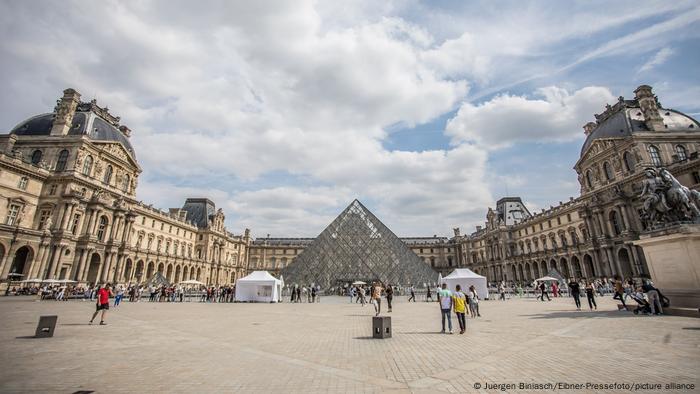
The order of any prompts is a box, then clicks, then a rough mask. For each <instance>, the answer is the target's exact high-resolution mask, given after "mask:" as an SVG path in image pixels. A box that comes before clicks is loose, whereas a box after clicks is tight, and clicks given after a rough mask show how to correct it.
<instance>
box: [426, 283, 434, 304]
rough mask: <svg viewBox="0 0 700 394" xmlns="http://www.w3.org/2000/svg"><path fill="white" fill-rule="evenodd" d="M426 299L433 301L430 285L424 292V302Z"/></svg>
mask: <svg viewBox="0 0 700 394" xmlns="http://www.w3.org/2000/svg"><path fill="white" fill-rule="evenodd" d="M428 300H430V302H433V295H432V294H431V293H430V286H428V292H427V293H425V302H428Z"/></svg>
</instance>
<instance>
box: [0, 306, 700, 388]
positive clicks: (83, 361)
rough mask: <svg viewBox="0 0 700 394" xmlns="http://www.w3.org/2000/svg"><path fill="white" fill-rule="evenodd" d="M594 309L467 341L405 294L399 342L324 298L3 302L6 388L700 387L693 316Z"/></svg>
mask: <svg viewBox="0 0 700 394" xmlns="http://www.w3.org/2000/svg"><path fill="white" fill-rule="evenodd" d="M598 301H599V307H600V310H599V311H597V312H589V311H576V310H574V308H573V301H571V299H568V298H566V299H555V300H553V301H552V302H544V303H543V302H538V301H536V300H534V299H513V300H508V301H505V302H502V301H485V302H482V304H481V312H482V316H483V317H481V318H479V319H468V321H467V325H468V331H467V333H466V334H464V335H459V334H454V335H443V334H440V333H439V330H440V322H439V318H440V312H439V309H438V306H437V303H424V302H423V303H410V304H409V303H406V302H405V299H404V298H401V297H400V298H399V300H397V301H396V302H395V308H394V312H393V313H392V314H391V316H392V323H393V338H390V339H384V340H378V339H371V338H370V336H371V316H372V315H373V308H372V307H371V306H365V307H361V306H360V305H359V304H350V303H348V300H347V298H340V297H328V298H324V299H323V302H322V303H320V304H288V303H287V304H284V303H283V304H276V305H275V304H200V303H183V304H180V303H175V304H170V303H148V302H140V303H124V304H122V306H120V307H119V308H117V309H112V310H110V311H109V315H108V319H107V320H108V323H109V324H108V325H107V326H97V325H92V326H90V325H88V324H87V322H88V320H89V318H90V316H91V314H92V312H93V311H94V305H93V304H92V303H90V302H81V301H69V302H54V301H44V302H36V301H34V300H33V299H30V298H23V297H2V298H0V317H1V319H0V354H1V355H2V356H1V359H0V361H2V364H1V365H2V368H0V392H3V393H8V392H64V393H74V392H76V391H80V390H85V391H96V392H100V393H102V392H105V393H106V392H198V393H213V392H278V393H313V392H367V393H370V392H396V393H403V392H416V393H421V392H426V393H427V392H431V393H435V392H458V393H468V392H476V391H478V390H475V389H474V386H475V384H477V383H479V384H482V390H481V392H492V393H495V392H501V391H499V390H498V389H491V390H484V389H483V387H484V386H483V385H484V384H486V383H489V384H492V383H514V384H516V387H517V384H519V383H520V382H523V383H542V384H544V383H555V382H567V383H583V384H585V383H587V382H590V383H614V382H619V383H632V384H633V383H660V384H662V385H666V384H670V383H681V384H694V385H695V387H697V386H698V384H699V383H700V380H699V379H698V371H700V351H699V350H700V319H693V318H683V317H649V316H634V315H633V314H632V313H630V312H618V311H616V310H615V309H616V308H615V305H614V303H613V302H612V300H611V299H610V298H609V297H605V298H602V299H601V298H599V299H598ZM382 306H383V307H386V303H384V305H382ZM45 314H56V315H58V325H57V327H56V333H55V336H54V337H53V338H48V339H35V338H30V337H29V336H32V335H33V334H34V330H35V328H36V323H37V321H38V318H39V316H40V315H45ZM453 323H454V324H455V326H456V325H457V321H456V319H455V318H454V317H453ZM664 388H665V387H664ZM506 391H508V392H522V390H519V389H517V388H516V389H506ZM548 391H552V390H548ZM556 391H558V392H578V393H581V392H593V391H594V390H592V389H590V388H589V389H585V388H584V389H582V390H561V389H558V390H556ZM620 391H621V390H616V389H611V390H607V391H606V390H595V392H620ZM628 391H630V390H628ZM695 391H697V389H696V390H695ZM530 392H536V391H530ZM646 392H674V391H664V389H661V390H648V391H646ZM675 392H680V391H678V390H676V391H675Z"/></svg>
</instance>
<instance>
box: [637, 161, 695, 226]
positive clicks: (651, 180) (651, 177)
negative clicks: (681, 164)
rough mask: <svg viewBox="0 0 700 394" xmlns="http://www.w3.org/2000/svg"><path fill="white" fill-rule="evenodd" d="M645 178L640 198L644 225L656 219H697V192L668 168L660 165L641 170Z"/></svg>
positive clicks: (675, 220)
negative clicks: (682, 182)
mask: <svg viewBox="0 0 700 394" xmlns="http://www.w3.org/2000/svg"><path fill="white" fill-rule="evenodd" d="M644 173H645V175H646V179H645V180H644V182H643V184H642V193H641V194H640V196H639V197H640V198H642V199H644V207H643V209H642V211H643V217H642V219H643V221H644V222H645V227H646V228H647V229H652V228H654V227H655V226H656V225H657V223H658V222H660V221H662V222H667V223H668V222H679V221H699V220H700V209H698V207H699V206H700V192H697V191H695V190H690V189H689V188H687V187H685V186H683V185H682V184H681V183H680V182H678V179H676V178H675V177H674V176H673V174H671V172H669V171H668V170H667V169H665V168H662V169H660V170H659V171H658V173H657V171H656V169H654V168H647V169H645V170H644Z"/></svg>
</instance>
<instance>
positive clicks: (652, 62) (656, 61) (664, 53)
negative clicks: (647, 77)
mask: <svg viewBox="0 0 700 394" xmlns="http://www.w3.org/2000/svg"><path fill="white" fill-rule="evenodd" d="M674 53H675V51H674V50H673V49H672V48H669V47H664V48H661V49H660V50H659V51H658V52H656V54H654V56H652V58H651V59H649V60H648V61H647V62H646V63H644V64H643V65H642V67H640V68H639V71H637V72H638V73H643V72H647V71H651V70H652V69H653V68H655V67H656V66H660V65H662V64H664V63H666V61H667V60H668V59H669V58H670V57H671V56H672V55H673V54H674Z"/></svg>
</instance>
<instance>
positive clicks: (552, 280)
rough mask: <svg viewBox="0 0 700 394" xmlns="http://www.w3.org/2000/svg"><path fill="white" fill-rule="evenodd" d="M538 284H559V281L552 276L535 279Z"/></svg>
mask: <svg viewBox="0 0 700 394" xmlns="http://www.w3.org/2000/svg"><path fill="white" fill-rule="evenodd" d="M535 281H536V282H558V281H559V279H557V278H554V277H551V276H543V277H541V278H537V279H535Z"/></svg>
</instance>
